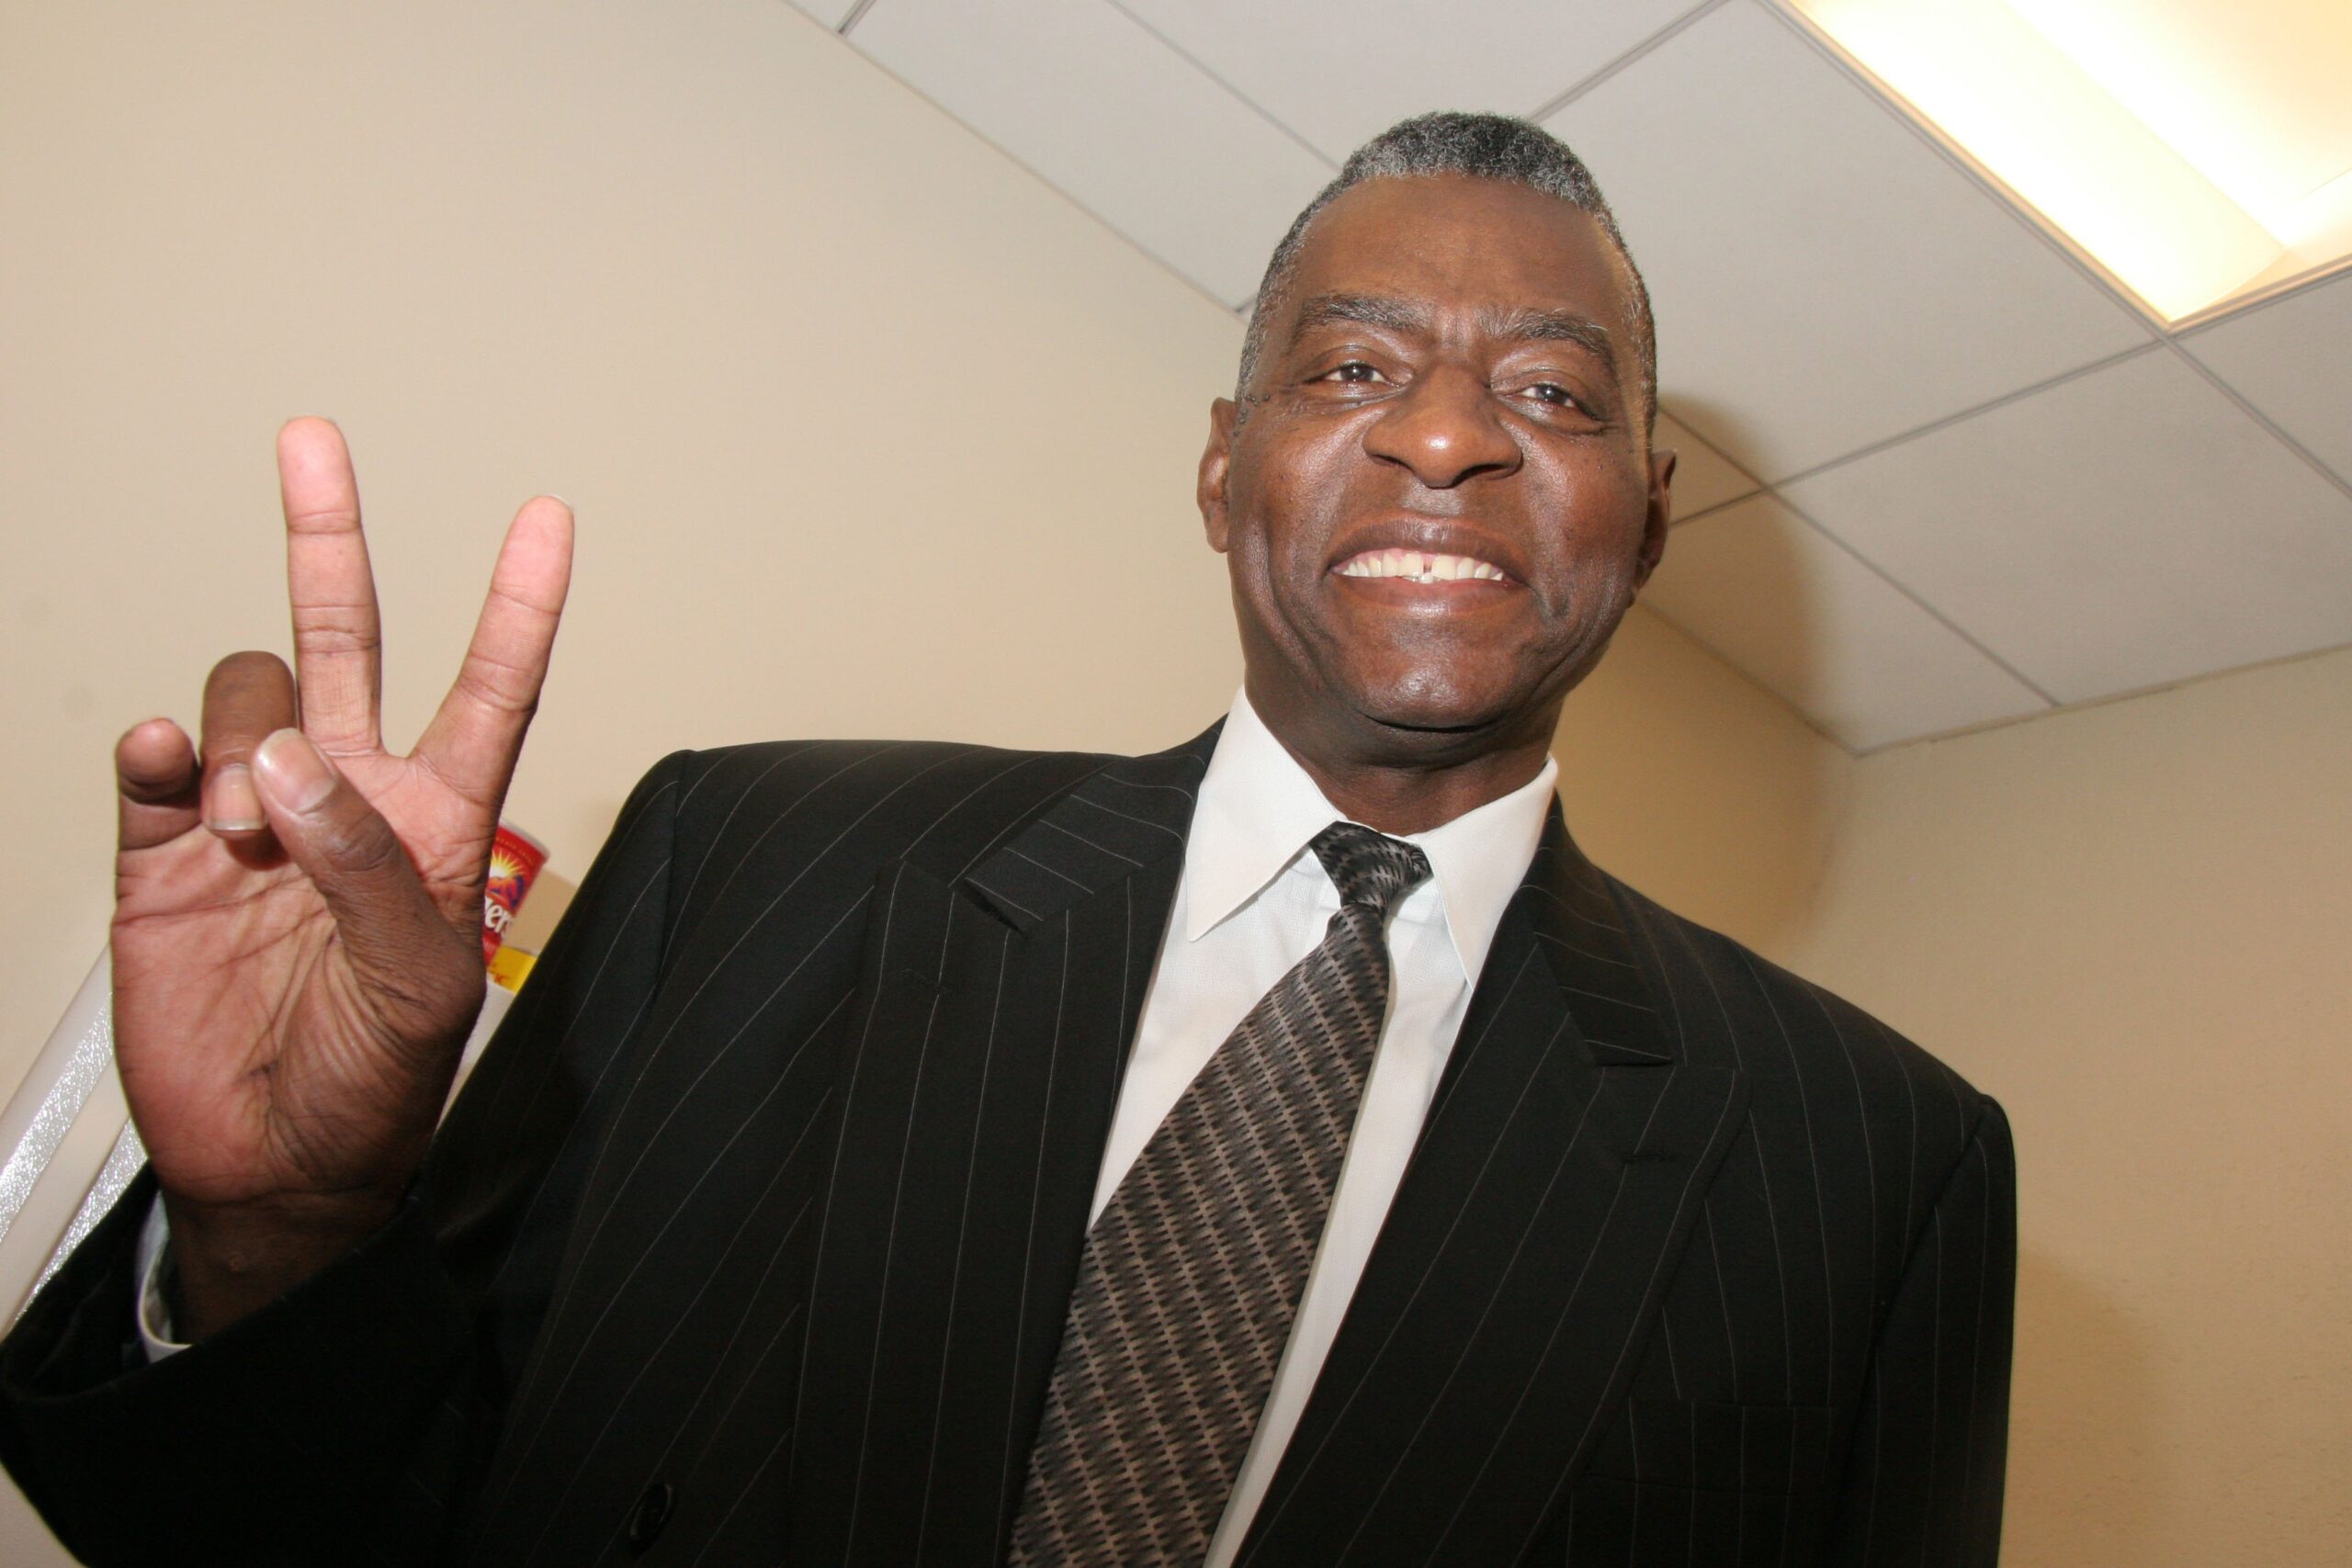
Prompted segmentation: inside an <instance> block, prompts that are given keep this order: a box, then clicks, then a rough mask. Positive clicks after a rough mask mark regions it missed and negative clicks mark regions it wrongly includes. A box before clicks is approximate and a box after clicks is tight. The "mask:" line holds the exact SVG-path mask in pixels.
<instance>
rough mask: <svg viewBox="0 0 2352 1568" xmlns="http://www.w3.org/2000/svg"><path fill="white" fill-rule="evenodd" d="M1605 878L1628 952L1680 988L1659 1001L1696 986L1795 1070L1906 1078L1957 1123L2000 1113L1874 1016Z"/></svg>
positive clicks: (1659, 980) (1660, 983) (1658, 982)
mask: <svg viewBox="0 0 2352 1568" xmlns="http://www.w3.org/2000/svg"><path fill="white" fill-rule="evenodd" d="M1609 880H1610V883H1611V886H1612V887H1613V888H1614V889H1615V891H1616V893H1617V896H1618V899H1619V903H1620V906H1621V907H1622V908H1624V909H1625V911H1626V913H1627V915H1628V918H1629V919H1631V921H1632V922H1633V923H1634V926H1635V927H1636V931H1635V932H1634V942H1633V947H1634V953H1636V954H1637V955H1638V956H1639V958H1640V960H1641V961H1643V962H1644V964H1645V967H1647V966H1655V967H1656V968H1657V970H1659V971H1663V972H1661V973H1656V974H1653V976H1652V977H1651V978H1652V984H1653V985H1654V986H1656V987H1666V988H1668V989H1669V990H1671V991H1674V992H1675V993H1676V994H1675V996H1674V997H1671V998H1665V999H1664V1005H1667V1006H1668V1007H1669V1008H1671V1007H1674V1006H1677V1005H1683V1006H1687V1005H1689V1003H1688V1000H1687V999H1686V997H1685V993H1688V992H1691V991H1696V992H1697V993H1698V994H1700V995H1702V996H1705V997H1707V998H1709V999H1710V1000H1711V1001H1720V1003H1721V1004H1722V1007H1723V1010H1724V1016H1725V1017H1726V1019H1727V1020H1729V1019H1732V1018H1744V1019H1747V1020H1748V1021H1751V1023H1752V1026H1753V1028H1752V1030H1751V1032H1761V1033H1765V1034H1768V1035H1770V1037H1771V1038H1770V1041H1769V1044H1770V1047H1771V1048H1772V1051H1773V1052H1776V1053H1779V1054H1780V1055H1781V1056H1782V1057H1783V1058H1784V1059H1785V1060H1786V1061H1787V1062H1788V1063H1789V1064H1790V1066H1792V1068H1793V1069H1798V1070H1803V1069H1804V1068H1807V1067H1818V1068H1820V1069H1822V1070H1823V1071H1825V1072H1829V1073H1834V1074H1836V1075H1838V1076H1840V1077H1852V1078H1854V1079H1855V1080H1856V1081H1858V1082H1864V1081H1869V1080H1872V1079H1882V1080H1887V1081H1892V1082H1894V1083H1899V1084H1902V1085H1904V1086H1905V1093H1906V1096H1910V1095H1916V1097H1917V1100H1918V1102H1919V1104H1920V1105H1921V1107H1922V1109H1923V1110H1926V1109H1928V1108H1931V1107H1940V1108H1941V1109H1942V1110H1943V1111H1947V1112H1949V1114H1950V1115H1951V1117H1952V1119H1953V1121H1954V1122H1955V1123H1956V1125H1957V1126H1958V1127H1959V1128H1960V1129H1962V1130H1970V1129H1973V1128H1974V1127H1975V1125H1976V1124H1977V1123H1978V1122H1980V1121H1981V1120H1982V1119H1983V1118H1984V1116H1985V1114H1986V1112H1987V1111H1988V1110H1989V1111H1997V1108H1996V1107H1995V1105H1994V1101H1993V1100H1992V1099H1991V1097H1990V1096H1988V1095H1986V1094H1985V1092H1984V1091H1983V1090H1981V1089H1977V1088H1976V1087H1975V1086H1974V1085H1973V1084H1972V1083H1970V1082H1969V1081H1968V1080H1967V1079H1966V1078H1964V1077H1962V1076H1961V1075H1960V1074H1959V1073H1958V1072H1956V1071H1955V1070H1953V1068H1952V1067H1951V1066H1950V1065H1949V1064H1948V1063H1946V1062H1944V1061H1943V1060H1942V1059H1941V1058H1940V1057H1939V1056H1937V1055H1934V1054H1933V1053H1931V1052H1930V1051H1928V1049H1927V1048H1925V1047H1924V1046H1922V1045H1920V1044H1918V1043H1917V1042H1915V1041H1913V1040H1911V1039H1910V1038H1909V1037H1908V1036H1906V1035H1905V1034H1903V1033H1902V1032H1899V1031H1897V1030H1895V1029H1894V1028H1893V1027H1891V1026H1889V1025H1888V1024H1887V1023H1885V1022H1884V1021H1882V1020H1880V1019H1879V1018H1878V1017H1877V1016H1876V1015H1875V1014H1872V1013H1871V1012H1868V1011H1865V1010H1863V1009H1862V1008H1860V1007H1859V1006H1857V1005H1855V1004H1854V1003H1853V1002H1851V1001H1849V1000H1848V999H1847V998H1844V997H1842V996H1840V995H1838V993H1837V992H1835V991H1832V990H1830V989H1829V988H1828V987H1826V986H1822V985H1818V984H1815V982H1814V981H1811V980H1808V979H1806V978H1805V977H1804V976H1802V975H1799V974H1797V973H1795V972H1794V971H1793V970H1790V969H1787V968H1784V967H1783V966H1781V964H1776V963H1774V962H1773V961H1772V960H1771V959H1769V958H1767V957H1765V956H1764V955H1763V954H1761V953H1758V952H1756V951H1755V950H1754V949H1753V948H1750V947H1748V946H1747V944H1745V943H1743V942H1738V941H1736V940H1735V939H1733V938H1731V937H1728V936H1726V935H1724V933H1723V932H1721V931H1715V930H1713V929H1712V928H1710V927H1707V926H1703V925H1701V924H1700V923H1699V922H1698V921H1696V920H1693V919H1688V918H1686V917H1684V916H1681V915H1678V914H1676V913H1675V912H1674V911H1673V910H1671V909H1668V908H1666V907H1665V906H1664V905H1662V904H1659V903H1658V902H1657V900H1656V899H1653V898H1651V897H1648V896H1647V895H1645V894H1644V893H1642V892H1641V891H1640V890H1639V889H1637V888H1634V887H1631V886H1627V885H1626V884H1624V883H1623V882H1620V881H1618V880H1617V879H1616V878H1615V877H1611V878H1610V879H1609ZM1783 1042H1785V1050H1784V1051H1783V1050H1781V1047H1782V1044H1783ZM1747 1056H1748V1059H1749V1060H1750V1062H1751V1063H1752V1064H1758V1065H1760V1064H1761V1063H1763V1062H1768V1061H1770V1060H1771V1055H1770V1054H1768V1053H1758V1052H1749V1053H1747ZM1931 1113H1932V1112H1931Z"/></svg>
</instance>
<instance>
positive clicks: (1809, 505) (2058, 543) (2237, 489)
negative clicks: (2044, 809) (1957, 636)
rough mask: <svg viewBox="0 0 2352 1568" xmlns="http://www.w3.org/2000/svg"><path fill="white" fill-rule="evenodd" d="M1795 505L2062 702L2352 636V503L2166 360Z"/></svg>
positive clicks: (1845, 477)
mask: <svg viewBox="0 0 2352 1568" xmlns="http://www.w3.org/2000/svg"><path fill="white" fill-rule="evenodd" d="M1786 493H1787V495H1788V497H1789V499H1790V500H1791V501H1792V502H1793V503H1794V504H1796V505H1797V506H1798V507H1800V508H1802V509H1803V510H1804V512H1805V513H1806V514H1807V515H1809V516H1811V517H1812V518H1813V519H1814V520H1815V522H1817V523H1819V524H1820V525H1822V526H1823V527H1824V528H1826V529H1828V530H1829V531H1830V532H1832V533H1834V534H1836V535H1838V536H1839V537H1840V538H1842V539H1844V540H1846V541H1847V542H1848V543H1849V544H1850V545H1852V546H1853V547H1854V548H1855V549H1856V550H1857V551H1859V552H1860V554H1862V555H1863V556H1865V557H1867V558H1869V559H1871V561H1872V562H1874V563H1875V564H1877V565H1878V566H1879V567H1880V568H1881V569H1882V570H1884V571H1886V572H1887V573H1888V574H1889V575H1890V576H1892V577H1894V579H1895V580H1896V581H1900V582H1901V583H1903V584H1904V585H1905V587H1906V588H1908V589H1909V590H1910V591H1911V592H1914V593H1917V595H1918V596H1919V597H1920V598H1922V599H1924V600H1926V601H1927V602H1928V604H1933V605H1935V606H1936V608H1937V609H1938V610H1939V612H1941V613H1942V614H1943V615H1948V616H1950V617H1951V620H1952V622H1953V623H1954V624H1955V625H1957V626H1962V627H1965V628H1966V629H1967V631H1968V633H1969V635H1970V636H1972V637H1975V638H1976V639H1977V640H1978V641H1980V642H1982V643H1983V644H1984V645H1985V647H1986V648H1988V649H1992V650H1993V652H1994V653H1995V654H1996V655H1997V656H1999V657H2000V658H2001V659H2003V660H2006V661H2007V663H2008V664H2009V665H2010V666H2011V667H2012V668H2014V669H2016V670H2017V671H2018V672H2019V673H2020V674H2022V675H2024V676H2025V677H2026V679H2028V680H2030V681H2031V682H2034V683H2035V684H2036V685H2039V686H2040V687H2041V688H2042V690H2044V691H2046V692H2049V693H2050V694H2052V695H2053V696H2055V697H2058V698H2059V699H2060V700H2062V701H2066V702H2075V701H2080V700H2083V699H2085V698H2089V697H2098V696H2106V695H2109V694H2113V693H2117V692H2126V691H2132V690H2136V689H2138V688H2141V687H2144V686H2152V685H2158V684H2161V683H2163V682H2167V681H2175V680H2180V679H2184V678H2186V677H2188V676H2192V675H2201V674H2206V673H2209V672H2211V671H2217V670H2227V669H2230V668H2233V667H2234V666H2237V665H2241V664H2249V663H2253V662H2255V661H2256V660H2264V659H2275V658H2279V657H2282V656H2284V655H2287V654H2292V653H2301V652H2306V651H2309V650H2311V649H2318V648H2324V647H2329V646H2333V645H2335V644H2337V643H2342V642H2346V641H2352V587H2347V585H2352V500H2347V499H2346V496H2345V495H2344V493H2343V492H2342V491H2339V490H2337V489H2336V488H2335V486H2333V485H2331V484H2329V483H2328V482H2327V481H2326V480H2325V479H2322V478H2321V477H2320V476H2319V475H2318V474H2316V473H2314V472H2313V471H2312V468H2311V466H2310V465H2309V464H2307V463H2305V462H2303V461H2302V460H2301V458H2299V457H2296V456H2295V455H2294V454H2293V453H2292V452H2290V451H2289V450H2288V449H2287V448H2286V447H2285V446H2282V445H2280V444H2279V442H2278V440H2277V439H2276V438H2274V437H2273V436H2272V435H2271V434H2269V433H2268V432H2267V431H2266V430H2264V429H2263V428H2262V426H2261V425H2260V424H2258V423H2256V422H2255V421H2254V420H2252V419H2249V418H2247V417H2246V415H2245V412H2244V411H2243V410H2241V409H2239V408H2238V407H2237V405H2236V404H2234V403H2233V402H2232V401H2230V400H2229V399H2228V398H2227V397H2225V396H2224V395H2223V394H2222V392H2221V391H2220V390H2219V389H2216V388H2215V387H2214V386H2213V385H2212V384H2211V382H2209V381H2207V380H2206V379H2205V378H2204V377H2203V376H2201V375H2199V373H2198V372H2197V370H2196V369H2195V368H2194V367H2191V366H2190V365H2188V364H2187V363H2186V362H2185V361H2184V360H2183V359H2182V358H2181V357H2180V356H2179V355H2177V354H2176V353H2174V352H2173V351H2172V350H2170V349H2168V348H2158V349H2154V350H2151V351H2150V352H2148V353H2146V354H2143V355H2135V356H2133V357H2132V358H2130V359H2127V360H2124V361H2122V362H2121V363H2120V364H2116V365H2110V366H2108V367H2104V368H2102V369H2099V370H2096V371H2093V372H2091V373H2090V374H2088V375H2086V376H2081V377H2077V378H2075V379H2073V380H2071V381H2067V382H2065V383H2064V384H2062V385H2060V386H2056V387H2052V388H2050V389H2046V390H2043V391H2041V392H2037V393H2035V394H2034V395H2033V396H2031V397H2028V398H2020V399H2018V400H2016V401H2015V402H2011V403H2007V404H2004V405H2002V406H2001V407H1999V408H1996V409H1991V410H1988V411H1986V412H1984V413H1981V414H1977V415H1975V416H1973V417H1972V418H1969V419H1965V420H1961V421H1959V422H1957V423H1952V424H1949V425H1946V426H1944V427H1943V428H1942V429H1940V430H1936V431H1932V432H1930V433H1929V434H1926V435H1922V436H1920V437H1918V438H1917V439H1916V440H1912V441H1906V442H1904V443H1901V444H1900V445H1897V446H1891V447H1888V448H1886V449H1885V450H1883V451H1880V452H1874V453H1872V454H1871V455H1870V456H1869V457H1863V458H1860V459H1859V460H1857V461H1855V462H1853V463H1850V464H1847V465H1844V466H1842V467H1839V468H1832V469H1830V470H1828V471H1826V472H1825V473H1821V474H1817V475H1815V476H1814V477H1813V478H1811V479H1804V480H1803V481H1801V482H1799V483H1797V484H1794V485H1792V486H1790V487H1789V488H1788V491H1787V492H1786Z"/></svg>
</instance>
